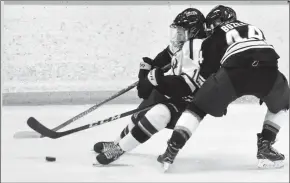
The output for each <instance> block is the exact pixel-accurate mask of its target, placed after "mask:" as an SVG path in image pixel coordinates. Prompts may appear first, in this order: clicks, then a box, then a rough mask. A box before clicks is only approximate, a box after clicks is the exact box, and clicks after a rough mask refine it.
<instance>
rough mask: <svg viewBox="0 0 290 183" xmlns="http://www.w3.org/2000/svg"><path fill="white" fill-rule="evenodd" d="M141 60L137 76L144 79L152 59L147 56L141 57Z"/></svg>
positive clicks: (150, 67) (150, 66)
mask: <svg viewBox="0 0 290 183" xmlns="http://www.w3.org/2000/svg"><path fill="white" fill-rule="evenodd" d="M142 59H143V62H141V63H140V69H139V74H138V78H139V80H141V79H144V78H145V77H146V76H147V74H148V73H149V71H150V70H151V69H152V63H153V60H152V59H151V58H149V57H143V58H142Z"/></svg>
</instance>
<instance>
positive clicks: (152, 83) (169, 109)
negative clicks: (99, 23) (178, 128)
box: [94, 8, 206, 164]
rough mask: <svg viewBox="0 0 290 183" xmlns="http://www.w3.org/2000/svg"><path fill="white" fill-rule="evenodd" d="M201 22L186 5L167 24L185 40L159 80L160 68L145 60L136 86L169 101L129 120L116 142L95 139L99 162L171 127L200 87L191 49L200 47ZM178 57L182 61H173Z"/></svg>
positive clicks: (144, 93)
mask: <svg viewBox="0 0 290 183" xmlns="http://www.w3.org/2000/svg"><path fill="white" fill-rule="evenodd" d="M203 23H204V16H203V14H202V13H201V12H200V11H199V10H197V9H194V8H188V9H186V10H184V11H183V12H181V13H180V14H179V15H178V16H177V17H176V19H175V20H174V22H173V24H172V25H171V28H172V29H176V33H177V35H178V36H179V38H180V37H184V38H185V39H186V40H188V41H187V42H186V43H185V44H184V45H182V50H180V51H178V52H177V53H176V54H175V55H174V56H173V57H172V59H171V61H172V67H171V69H170V70H169V71H167V72H166V73H165V75H167V77H162V78H160V79H161V80H160V79H159V78H157V77H158V76H159V74H161V75H163V74H164V73H163V72H162V71H161V69H160V68H158V67H155V68H152V66H151V64H150V63H147V62H144V63H142V64H143V66H142V67H141V69H140V72H139V85H138V88H137V89H138V95H139V97H141V98H144V99H146V98H148V96H149V95H150V94H151V92H152V90H153V89H154V88H155V89H156V90H158V91H159V92H160V93H164V94H165V95H166V96H167V97H170V98H171V99H170V102H168V103H166V104H158V105H156V106H154V107H153V108H151V109H150V110H149V111H148V112H146V114H145V115H144V116H143V117H142V118H141V119H140V120H138V121H137V123H136V124H134V123H130V124H129V125H130V128H129V127H126V128H129V129H127V130H128V133H127V134H126V135H124V136H123V137H122V139H120V140H119V141H117V143H116V142H115V143H114V142H99V143H96V144H95V146H94V150H95V151H96V152H97V153H100V154H99V155H97V157H96V159H97V161H98V162H99V163H100V164H109V163H111V162H113V161H115V160H116V159H118V158H119V157H120V156H121V155H122V154H123V153H125V152H128V151H130V150H132V149H134V148H135V147H137V146H138V145H140V144H142V143H144V142H146V141H147V140H148V139H150V137H151V136H152V135H154V134H155V133H157V132H158V131H160V130H162V129H164V128H169V129H173V128H174V126H175V123H176V121H177V119H178V118H179V116H180V114H181V113H182V112H183V111H184V107H185V106H186V105H187V102H188V100H191V98H190V97H189V98H187V96H190V95H191V94H192V93H194V92H195V90H196V89H198V88H199V87H200V83H202V82H203V80H202V79H199V80H198V81H199V82H196V77H197V73H198V72H197V70H198V69H199V60H198V59H199V58H200V57H199V56H198V53H195V51H196V50H197V51H199V50H200V48H199V47H200V46H201V40H200V39H203V38H205V37H206V35H205V32H204V29H203ZM175 35H176V34H175ZM186 40H185V41H186ZM195 48H196V49H195ZM195 57H196V58H195ZM181 58H182V59H181ZM178 60H180V61H182V63H181V62H177V61H178ZM140 73H141V75H140ZM172 80H174V81H175V82H173V85H172V84H171V81H172ZM157 85H158V86H157ZM175 88H178V90H175Z"/></svg>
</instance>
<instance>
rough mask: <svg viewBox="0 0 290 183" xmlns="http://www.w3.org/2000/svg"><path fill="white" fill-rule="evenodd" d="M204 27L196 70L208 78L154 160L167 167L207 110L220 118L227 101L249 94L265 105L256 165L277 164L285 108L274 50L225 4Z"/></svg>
mask: <svg viewBox="0 0 290 183" xmlns="http://www.w3.org/2000/svg"><path fill="white" fill-rule="evenodd" d="M206 28H207V29H206V30H207V31H208V33H209V34H210V36H209V37H208V38H207V39H205V40H204V41H203V43H202V46H201V51H202V56H203V62H202V63H201V69H200V73H199V74H200V75H202V76H203V77H204V78H206V79H207V80H206V81H205V82H204V84H203V85H202V86H201V87H200V88H199V90H198V91H197V92H196V93H195V94H194V97H193V100H192V102H190V104H189V105H188V106H187V107H186V110H185V111H184V112H183V114H182V115H181V116H180V118H179V120H178V122H177V124H176V126H175V128H174V131H173V133H172V136H171V138H170V139H169V141H168V146H167V149H166V151H165V153H164V154H162V155H160V156H159V157H158V161H159V162H161V163H163V165H164V168H165V170H167V169H168V168H169V166H170V165H171V164H172V163H173V161H174V159H175V157H176V155H177V154H178V152H179V150H180V149H181V148H182V147H183V146H184V145H185V144H186V142H187V140H188V139H189V138H190V137H191V136H192V134H193V133H194V132H195V130H196V129H197V127H198V125H199V123H200V122H201V121H202V119H203V118H204V117H205V115H206V114H210V115H212V116H215V117H221V116H223V115H225V114H226V109H227V107H228V105H229V104H230V103H231V102H232V101H234V100H236V99H237V98H239V97H241V96H244V95H253V96H256V97H257V98H259V99H260V101H262V102H264V103H265V104H266V106H267V108H268V110H267V113H266V116H265V119H264V123H263V128H262V131H261V132H260V133H258V134H257V137H258V138H257V139H258V140H257V147H258V150H257V159H258V167H282V166H283V160H284V159H285V157H284V155H283V154H281V153H279V152H278V151H277V150H275V149H274V148H273V147H272V145H273V144H274V142H275V139H276V135H277V133H278V132H279V130H280V128H281V126H282V124H283V123H284V122H285V120H283V114H285V113H286V112H287V111H288V109H289V85H288V81H287V79H286V78H285V76H284V75H283V74H282V73H281V72H280V71H279V70H278V65H277V63H278V59H279V55H278V54H277V53H276V51H275V49H274V47H273V46H272V45H270V44H268V43H267V41H266V39H265V36H264V34H263V32H262V31H261V30H260V29H259V28H257V27H256V26H254V25H250V24H248V23H245V22H241V21H239V20H237V18H236V13H235V11H234V10H233V9H231V8H229V7H225V6H222V5H219V6H217V7H215V8H214V9H212V10H211V11H210V12H209V13H208V15H207V16H206ZM213 73H214V74H213Z"/></svg>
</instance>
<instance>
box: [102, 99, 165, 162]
mask: <svg viewBox="0 0 290 183" xmlns="http://www.w3.org/2000/svg"><path fill="white" fill-rule="evenodd" d="M170 118H171V112H170V110H169V109H168V107H167V106H166V105H164V104H158V105H156V106H154V107H153V108H151V109H150V110H149V111H148V112H147V113H146V114H145V116H144V117H143V118H142V119H140V121H139V122H138V123H137V124H136V125H135V126H134V127H133V129H132V130H131V131H130V132H129V133H128V134H127V135H126V136H125V137H124V138H122V139H121V140H120V141H119V143H118V144H114V145H113V148H111V149H109V150H108V151H106V152H103V153H100V154H99V155H98V156H97V157H96V159H97V161H98V162H99V163H100V164H109V163H111V162H113V161H115V160H116V159H118V158H119V157H120V156H121V155H122V154H123V153H125V152H128V151H131V150H132V149H134V148H135V147H137V146H138V145H140V144H142V143H144V142H146V141H147V140H148V139H149V138H150V137H151V136H153V135H154V134H155V133H157V132H158V131H160V130H162V129H164V128H165V127H166V126H167V124H168V123H169V121H170Z"/></svg>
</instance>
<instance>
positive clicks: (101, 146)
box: [94, 141, 117, 154]
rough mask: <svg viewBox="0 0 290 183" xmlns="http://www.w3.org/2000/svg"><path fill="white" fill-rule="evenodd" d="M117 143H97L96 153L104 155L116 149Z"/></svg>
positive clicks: (95, 146)
mask: <svg viewBox="0 0 290 183" xmlns="http://www.w3.org/2000/svg"><path fill="white" fill-rule="evenodd" d="M116 143H117V142H114V141H109V142H97V143H96V144H95V145H94V151H95V152H96V153H99V154H100V153H104V152H106V151H108V150H110V149H112V148H114V147H115V144H116Z"/></svg>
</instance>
